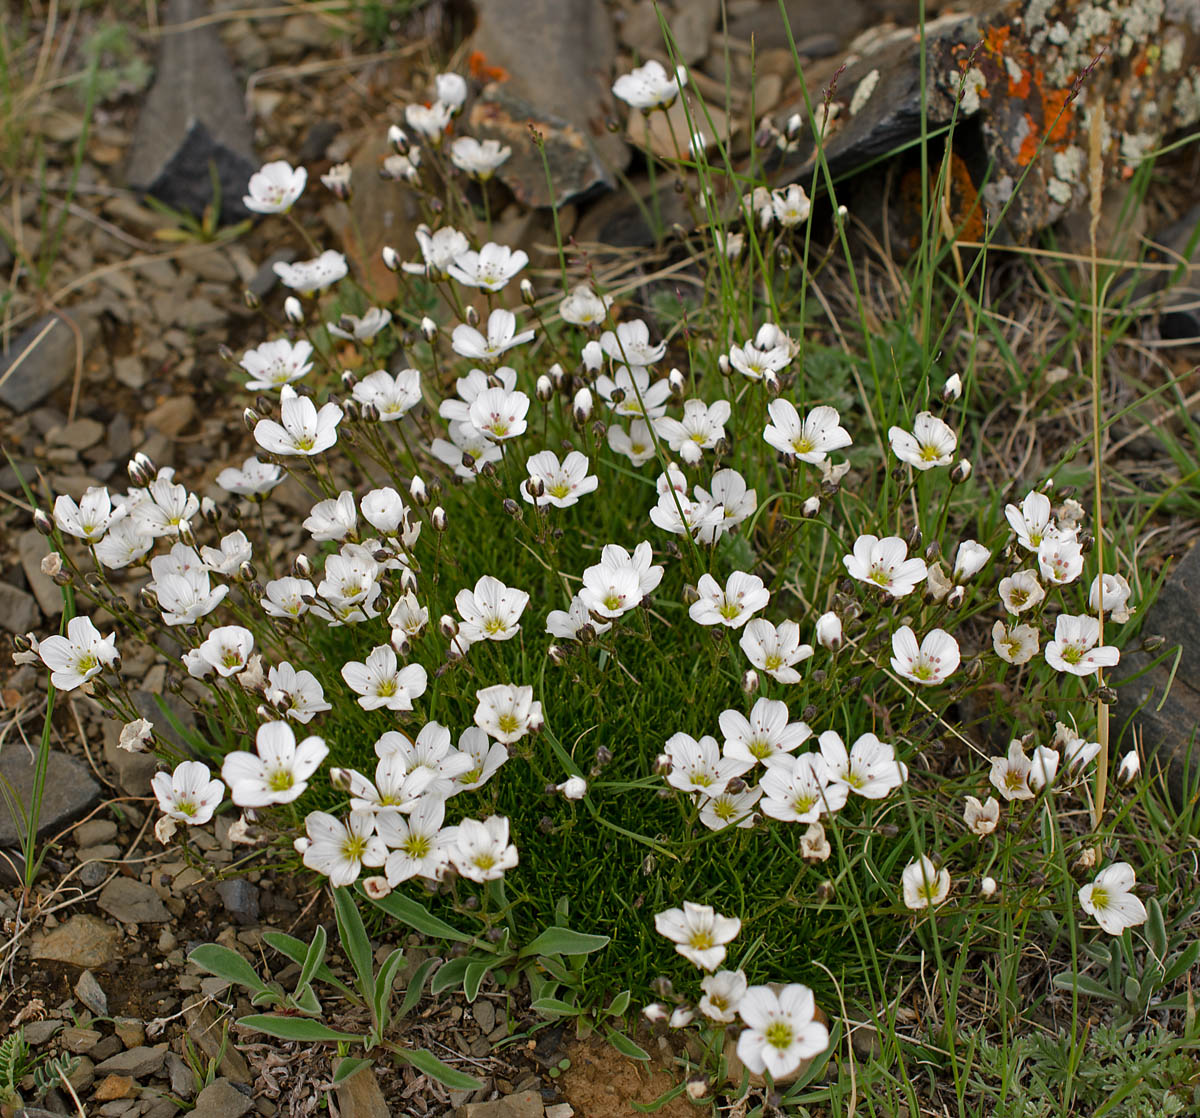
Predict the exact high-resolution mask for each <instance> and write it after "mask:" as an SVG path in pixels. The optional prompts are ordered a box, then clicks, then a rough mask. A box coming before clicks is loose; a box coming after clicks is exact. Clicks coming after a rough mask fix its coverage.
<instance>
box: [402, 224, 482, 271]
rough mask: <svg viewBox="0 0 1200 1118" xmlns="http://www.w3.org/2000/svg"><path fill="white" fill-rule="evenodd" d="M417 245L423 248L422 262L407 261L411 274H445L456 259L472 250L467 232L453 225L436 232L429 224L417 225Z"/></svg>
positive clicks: (405, 267)
mask: <svg viewBox="0 0 1200 1118" xmlns="http://www.w3.org/2000/svg"><path fill="white" fill-rule="evenodd" d="M416 236H417V245H418V246H419V247H420V249H421V256H422V262H421V263H405V264H403V265H402V267H403V269H404V271H406V272H408V273H409V274H410V275H415V276H423V275H426V274H428V275H432V276H444V275H445V274H446V272H447V270H448V269H449V267H450V265H451V264H453V263H454V261H455V260H456V259H457V258H458V257H460V256H462V254H463V253H464V252H468V251H470V248H471V242H470V241H468V240H467V238H466V236H465V234H463V233H460V232H459V231H458V230H457V229H455V228H454V227H453V226H451V225H446V226H444V227H443V228H441V229H437V230H435V231H434V232H432V233H431V232H430V231H429V226H428V225H418V226H417V234H416Z"/></svg>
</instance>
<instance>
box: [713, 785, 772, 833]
mask: <svg viewBox="0 0 1200 1118" xmlns="http://www.w3.org/2000/svg"><path fill="white" fill-rule="evenodd" d="M762 794H763V790H762V788H761V787H760V786H759V785H757V784H756V785H754V786H753V787H751V788H743V789H742V790H741V791H740V792H730V791H729V789H728V788H726V789H725V791H724V792H717V793H716V794H715V795H710V794H709V793H707V792H703V793H700V802H699V804H698V807H699V809H700V811H699V815H700V822H701V823H703V824H704V825H705V826H706V827H707V828H708V829H709V830H710V831H723V830H725V828H726V827H738V828H741V829H743V830H748V829H749V828H751V827H753V826H754V822H755V820H756V819H757V818H758V813H757V812H755V810H754V806H755V804H757V803H758V801H759V800H760V799H762Z"/></svg>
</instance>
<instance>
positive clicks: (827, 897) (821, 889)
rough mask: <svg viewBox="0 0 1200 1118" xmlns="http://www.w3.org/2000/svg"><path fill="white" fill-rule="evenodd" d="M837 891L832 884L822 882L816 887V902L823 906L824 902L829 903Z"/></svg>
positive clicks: (827, 881) (826, 881) (830, 882)
mask: <svg viewBox="0 0 1200 1118" xmlns="http://www.w3.org/2000/svg"><path fill="white" fill-rule="evenodd" d="M836 892H837V890H836V889H834V887H833V882H832V881H829V880H825V881H822V882H821V884H820V885H818V886H817V900H818V901H820V902H821V903H822V904H824V903H825V902H826V901H831V900H833V898H834V895H835V894H836Z"/></svg>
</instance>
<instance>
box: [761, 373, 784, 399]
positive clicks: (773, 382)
mask: <svg viewBox="0 0 1200 1118" xmlns="http://www.w3.org/2000/svg"><path fill="white" fill-rule="evenodd" d="M763 387H764V388H765V389H766V390H767V395H768V396H770V397H771V398H772V399H774V398H775V397H776V396H778V395H779V393H780V392H782V391H783V385H782V384H780V383H779V377H778V376H776V375H775V370H774V369H768V370H767V371H766V372H765V373H763Z"/></svg>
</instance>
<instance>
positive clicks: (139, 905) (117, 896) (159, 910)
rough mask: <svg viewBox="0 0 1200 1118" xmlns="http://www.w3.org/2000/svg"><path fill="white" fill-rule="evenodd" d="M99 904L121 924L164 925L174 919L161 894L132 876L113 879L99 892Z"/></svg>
mask: <svg viewBox="0 0 1200 1118" xmlns="http://www.w3.org/2000/svg"><path fill="white" fill-rule="evenodd" d="M96 903H97V904H98V905H99V906H100V908H102V909H103V910H104V911H105V912H107V913H108V914H109V916H111V917H112V918H113V919H114V920H119V921H120V922H121V923H122V924H165V923H166V922H167V921H168V920H170V919H171V913H170V912H169V911H168V910H167V906H166V905H165V904H163V903H162V899H161V898H160V897H159V895H158V894H157V893H156V892H155V891H154V890H153V889H152V888H151V887H150V886H149V885H147V884H146V883H145V882H142V881H135V880H134V879H133V878H132V877H114V878H113V879H112V881H110V882H109V883H108V884H107V885H106V886H105V887H104V888H103V889H102V890H101V891H100V896H99V898H98V899H97V901H96Z"/></svg>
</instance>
